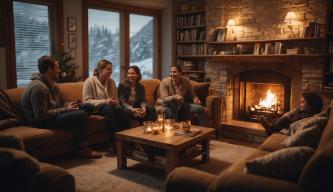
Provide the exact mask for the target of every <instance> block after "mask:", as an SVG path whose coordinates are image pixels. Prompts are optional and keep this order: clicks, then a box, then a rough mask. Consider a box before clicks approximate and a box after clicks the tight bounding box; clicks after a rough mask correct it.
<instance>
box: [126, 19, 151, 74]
mask: <svg viewBox="0 0 333 192" xmlns="http://www.w3.org/2000/svg"><path fill="white" fill-rule="evenodd" d="M153 18H154V17H151V16H143V15H136V14H130V65H136V66H138V67H139V68H140V70H141V73H142V78H143V79H151V78H153Z"/></svg>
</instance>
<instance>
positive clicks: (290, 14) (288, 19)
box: [284, 11, 297, 37]
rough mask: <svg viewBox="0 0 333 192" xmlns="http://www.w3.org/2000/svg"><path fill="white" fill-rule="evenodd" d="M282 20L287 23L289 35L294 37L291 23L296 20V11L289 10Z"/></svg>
mask: <svg viewBox="0 0 333 192" xmlns="http://www.w3.org/2000/svg"><path fill="white" fill-rule="evenodd" d="M284 22H286V23H287V26H288V28H289V29H290V32H291V34H290V35H289V37H295V34H294V32H293V25H294V24H295V23H296V22H297V16H296V13H295V12H293V11H289V12H288V13H287V15H286V17H285V18H284Z"/></svg>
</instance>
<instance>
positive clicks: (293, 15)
mask: <svg viewBox="0 0 333 192" xmlns="http://www.w3.org/2000/svg"><path fill="white" fill-rule="evenodd" d="M295 21H297V16H296V13H295V12H293V11H289V12H288V13H287V15H286V18H284V22H286V23H292V22H295Z"/></svg>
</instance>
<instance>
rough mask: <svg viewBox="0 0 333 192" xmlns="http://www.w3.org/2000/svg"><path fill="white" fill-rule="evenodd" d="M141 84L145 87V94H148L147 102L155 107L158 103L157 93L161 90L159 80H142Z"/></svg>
mask: <svg viewBox="0 0 333 192" xmlns="http://www.w3.org/2000/svg"><path fill="white" fill-rule="evenodd" d="M140 83H141V84H142V85H143V86H144V87H145V93H146V102H147V103H148V104H149V105H151V106H154V105H155V102H156V99H157V98H156V92H157V90H158V88H159V85H160V83H161V81H160V80H158V79H151V80H141V81H140Z"/></svg>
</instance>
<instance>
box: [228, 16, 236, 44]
mask: <svg viewBox="0 0 333 192" xmlns="http://www.w3.org/2000/svg"><path fill="white" fill-rule="evenodd" d="M226 27H227V28H230V29H231V35H232V40H233V41H237V36H236V35H237V34H236V32H235V27H236V23H235V20H233V19H229V20H228V23H227V26H226Z"/></svg>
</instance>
